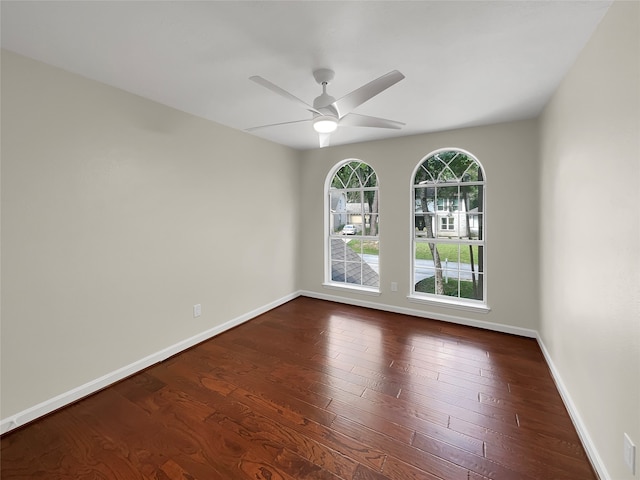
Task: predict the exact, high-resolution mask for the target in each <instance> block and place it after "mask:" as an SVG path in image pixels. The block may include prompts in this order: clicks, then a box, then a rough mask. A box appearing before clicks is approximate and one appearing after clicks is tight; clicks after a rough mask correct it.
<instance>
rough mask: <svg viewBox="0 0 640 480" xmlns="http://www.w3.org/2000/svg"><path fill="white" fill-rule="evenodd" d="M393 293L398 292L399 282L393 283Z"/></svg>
mask: <svg viewBox="0 0 640 480" xmlns="http://www.w3.org/2000/svg"><path fill="white" fill-rule="evenodd" d="M391 291H392V292H397V291H398V282H391Z"/></svg>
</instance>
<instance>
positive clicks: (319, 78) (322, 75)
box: [313, 68, 336, 85]
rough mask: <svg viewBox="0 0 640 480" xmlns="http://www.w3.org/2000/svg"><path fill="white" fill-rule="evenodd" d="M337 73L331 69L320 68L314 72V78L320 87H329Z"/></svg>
mask: <svg viewBox="0 0 640 480" xmlns="http://www.w3.org/2000/svg"><path fill="white" fill-rule="evenodd" d="M335 75H336V73H335V72H334V71H333V70H331V69H329V68H319V69H317V70H314V71H313V78H315V79H316V82H318V84H320V85H329V84H330V83H331V81H332V80H333V77H335Z"/></svg>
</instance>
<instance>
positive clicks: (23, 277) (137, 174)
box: [1, 51, 299, 419]
mask: <svg viewBox="0 0 640 480" xmlns="http://www.w3.org/2000/svg"><path fill="white" fill-rule="evenodd" d="M1 156H2V344H1V348H2V396H1V404H2V411H1V417H2V418H3V419H4V418H6V417H8V416H10V415H13V414H15V413H17V412H20V411H22V410H24V409H27V408H30V407H32V406H34V405H36V404H38V403H39V402H43V401H46V400H49V399H50V398H52V397H54V396H56V395H58V394H61V393H63V392H67V391H69V390H70V389H73V388H76V387H79V386H81V385H83V384H85V383H86V382H90V381H93V380H94V379H96V378H98V377H101V376H102V375H105V374H107V373H109V372H112V371H114V370H116V369H118V368H121V367H123V366H126V365H128V364H130V363H131V362H135V361H138V360H139V359H141V358H143V357H145V356H147V355H151V354H153V353H155V352H157V351H159V350H161V349H164V348H166V347H168V346H170V345H173V344H175V343H177V342H180V341H183V340H184V339H186V338H189V337H191V336H194V335H197V334H198V333H200V332H203V331H206V330H208V329H211V328H212V327H215V326H216V325H220V324H222V323H224V322H227V321H229V320H230V319H233V318H236V317H237V316H239V315H242V314H246V313H247V312H249V311H251V310H253V309H256V308H259V307H262V306H264V305H267V304H269V303H271V302H274V301H277V300H278V299H280V298H283V297H285V296H287V295H291V294H293V293H294V292H295V291H296V282H297V279H296V276H295V275H296V266H295V261H296V259H297V253H296V248H297V247H296V245H297V241H296V235H297V232H298V230H299V227H298V218H299V216H298V212H297V205H298V201H297V199H298V162H297V156H298V154H297V152H296V151H294V150H291V149H288V148H285V147H281V146H278V145H275V144H272V143H269V142H266V141H263V140H260V139H258V138H256V137H253V136H250V135H248V134H245V133H242V132H238V131H234V130H231V129H228V128H225V127H222V126H220V125H217V124H214V123H212V122H208V121H205V120H202V119H199V118H196V117H193V116H190V115H187V114H185V113H182V112H179V111H176V110H173V109H170V108H167V107H164V106H161V105H159V104H156V103H153V102H150V101H148V100H144V99H142V98H140V97H137V96H134V95H130V94H127V93H125V92H123V91H121V90H117V89H114V88H111V87H107V86H105V85H102V84H99V83H96V82H93V81H90V80H87V79H84V78H82V77H79V76H77V75H73V74H70V73H66V72H63V71H61V70H58V69H55V68H51V67H49V66H46V65H44V64H42V63H38V62H34V61H32V60H28V59H26V58H24V57H20V56H17V55H15V54H12V53H9V52H6V51H3V52H2V150H1ZM274 186H277V187H278V188H274ZM275 272H277V274H276V273H275ZM196 303H200V304H202V317H200V318H198V319H194V318H193V315H192V306H193V305H194V304H196Z"/></svg>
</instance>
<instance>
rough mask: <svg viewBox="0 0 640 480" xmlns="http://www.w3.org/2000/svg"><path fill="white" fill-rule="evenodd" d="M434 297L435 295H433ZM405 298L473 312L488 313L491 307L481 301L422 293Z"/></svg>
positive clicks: (414, 301)
mask: <svg viewBox="0 0 640 480" xmlns="http://www.w3.org/2000/svg"><path fill="white" fill-rule="evenodd" d="M434 297H435V295H434ZM407 299H408V300H409V301H410V302H413V303H422V304H425V305H436V306H438V307H445V308H454V309H456V310H465V311H467V312H475V313H489V312H490V311H491V308H490V307H489V306H487V305H484V304H482V303H476V302H473V303H471V302H465V301H461V300H453V299H451V298H442V299H441V298H439V297H438V298H432V297H431V296H429V297H427V296H423V295H409V296H408V297H407Z"/></svg>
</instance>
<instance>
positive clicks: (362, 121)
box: [340, 113, 406, 130]
mask: <svg viewBox="0 0 640 480" xmlns="http://www.w3.org/2000/svg"><path fill="white" fill-rule="evenodd" d="M340 125H346V126H348V127H377V128H395V129H397V130H399V129H401V128H402V127H403V126H404V125H406V124H405V123H402V122H396V121H395V120H387V119H386V118H379V117H369V116H368V115H359V114H357V113H347V114H346V115H345V116H344V117H342V118H341V119H340Z"/></svg>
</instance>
